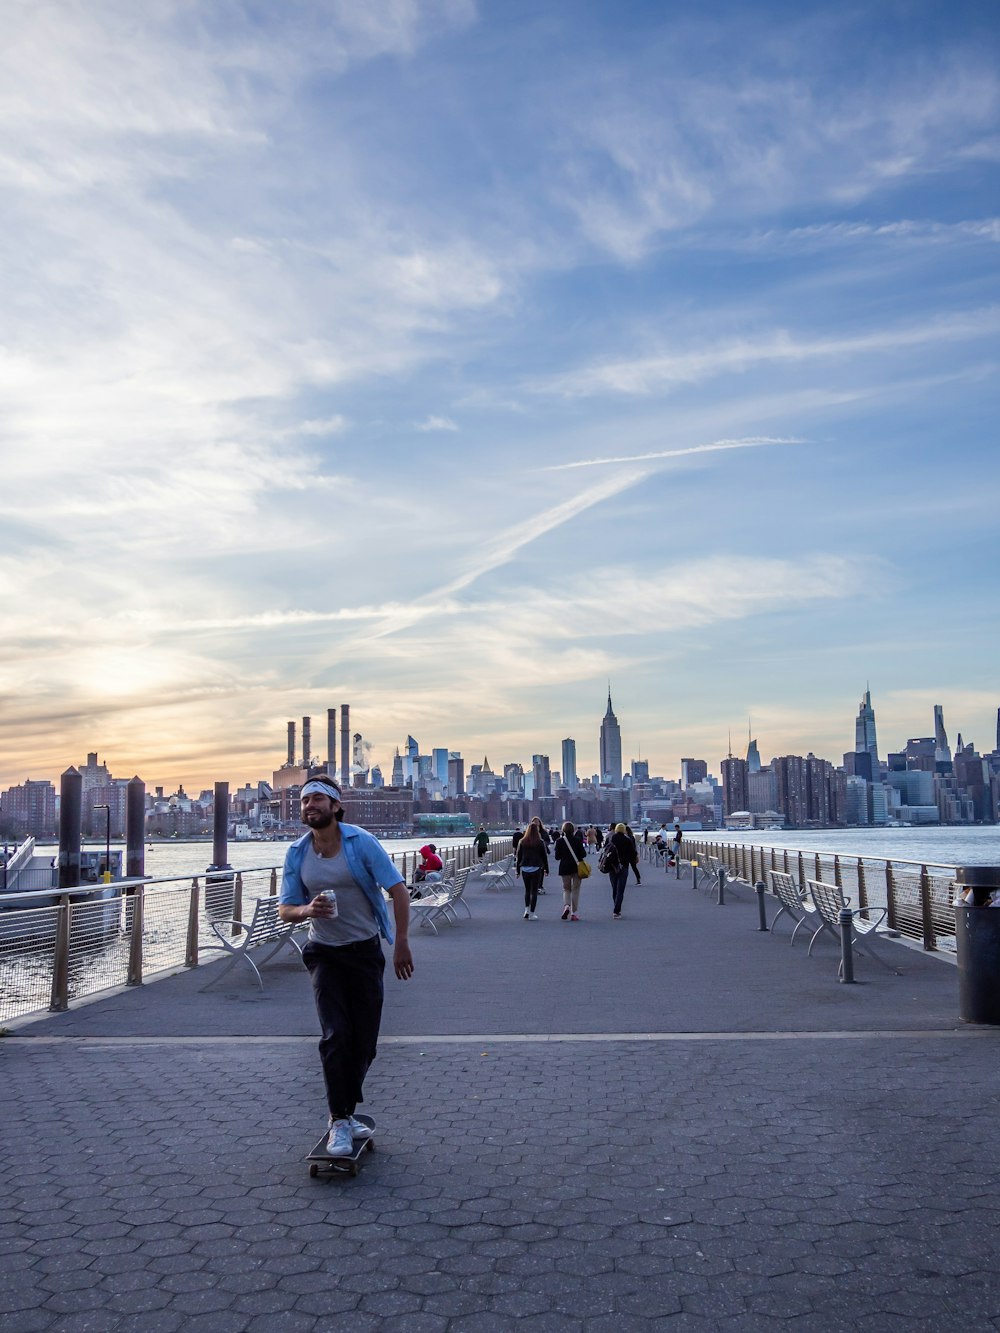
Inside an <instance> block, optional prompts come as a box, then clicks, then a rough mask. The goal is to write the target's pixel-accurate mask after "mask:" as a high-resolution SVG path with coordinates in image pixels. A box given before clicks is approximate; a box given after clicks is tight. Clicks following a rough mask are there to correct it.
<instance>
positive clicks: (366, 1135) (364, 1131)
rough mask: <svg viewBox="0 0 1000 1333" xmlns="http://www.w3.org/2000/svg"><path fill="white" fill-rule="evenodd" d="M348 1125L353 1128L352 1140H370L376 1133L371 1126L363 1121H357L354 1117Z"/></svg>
mask: <svg viewBox="0 0 1000 1333" xmlns="http://www.w3.org/2000/svg"><path fill="white" fill-rule="evenodd" d="M347 1123H348V1124H349V1125H350V1127H351V1138H353V1139H370V1138H371V1137H372V1135H373V1134H374V1133H375V1131H374V1130H373V1129H372V1128H371V1126H370V1125H366V1124H365V1122H364V1121H363V1120H356V1119H355V1118H354V1116H351V1117H350V1119H349V1120H348V1122H347Z"/></svg>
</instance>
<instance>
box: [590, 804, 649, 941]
mask: <svg viewBox="0 0 1000 1333" xmlns="http://www.w3.org/2000/svg"><path fill="white" fill-rule="evenodd" d="M637 861H638V857H637V856H636V850H635V843H634V842H633V841H632V839H631V838H629V837H628V835H627V834H626V832H625V825H624V824H616V825H615V826H614V832H612V833H610V834H609V835H608V837H607V838H605V840H604V848H603V850H602V852H601V859H600V861H599V862H598V866H597V868H598V869H599V870H600V871H601V872H602V873H603V874H605V875H607V876H608V877H609V878H610V880H611V898H612V903H613V911H612V919H613V920H615V921H620V920H621V919H622V902H623V900H624V898H625V885H626V884H627V883H628V872H629V866H631V867H632V869H633V870H635V872H636V875H638V873H639V870H638V866H637V864H636V863H637Z"/></svg>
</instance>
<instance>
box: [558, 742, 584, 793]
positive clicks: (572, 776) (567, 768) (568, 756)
mask: <svg viewBox="0 0 1000 1333" xmlns="http://www.w3.org/2000/svg"><path fill="white" fill-rule="evenodd" d="M562 780H563V782H564V783H565V784H566V786H567V787H568V788H569V790H570V791H576V789H577V788H578V787H579V785H580V782H579V779H578V778H577V776H576V741H574V740H570V739H569V738H567V739H566V740H564V741H563V743H562Z"/></svg>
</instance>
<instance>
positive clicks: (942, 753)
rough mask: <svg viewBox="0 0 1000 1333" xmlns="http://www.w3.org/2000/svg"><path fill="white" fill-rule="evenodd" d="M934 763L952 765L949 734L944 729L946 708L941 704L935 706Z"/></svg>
mask: <svg viewBox="0 0 1000 1333" xmlns="http://www.w3.org/2000/svg"><path fill="white" fill-rule="evenodd" d="M934 762H935V763H936V764H950V763H951V746H950V745H949V744H948V733H947V732H946V731H945V729H944V708H943V707H942V706H941V705H940V704H935V705H934Z"/></svg>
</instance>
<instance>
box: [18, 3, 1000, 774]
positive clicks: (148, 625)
mask: <svg viewBox="0 0 1000 1333" xmlns="http://www.w3.org/2000/svg"><path fill="white" fill-rule="evenodd" d="M3 26H4V42H3V44H2V46H0V463H2V468H0V478H2V486H0V605H2V607H3V631H4V632H3V635H2V638H0V788H2V787H4V786H7V785H9V784H13V783H20V782H23V781H24V780H25V779H26V778H28V777H31V778H42V777H55V776H56V775H57V774H58V773H59V772H61V771H62V770H63V769H65V768H66V767H68V766H69V765H70V764H79V763H82V762H84V760H85V757H86V755H87V753H88V752H90V751H99V753H100V755H101V758H102V760H106V761H107V763H108V764H109V766H110V768H111V770H112V772H113V773H114V775H115V776H118V777H129V776H131V775H132V774H133V773H138V774H139V775H140V776H142V777H143V778H144V779H145V780H146V781H147V784H153V783H157V784H159V783H165V784H167V785H169V786H172V785H173V784H175V783H177V782H181V781H183V782H184V783H185V785H186V786H187V787H188V789H199V788H201V787H203V786H207V785H210V784H211V782H213V781H215V780H223V779H225V780H229V781H231V782H234V783H239V784H241V783H243V782H245V781H247V780H250V781H256V780H258V779H259V778H267V777H269V776H270V773H271V771H272V770H273V769H274V768H276V767H277V766H278V765H279V764H280V763H281V762H283V760H284V757H285V744H286V722H287V721H288V720H289V719H296V720H298V719H300V718H301V717H302V716H303V715H310V716H312V718H313V740H314V744H313V750H314V753H315V754H316V755H317V757H319V758H325V748H326V747H325V736H326V725H325V719H326V710H327V708H329V707H332V706H339V705H341V704H344V703H348V704H350V706H351V720H352V724H353V727H354V728H355V729H357V730H358V731H360V732H362V734H363V735H364V736H365V738H366V740H367V741H368V742H369V743H370V745H371V750H370V755H371V758H372V760H373V761H374V762H378V763H380V764H381V766H382V768H383V771H384V772H385V774H386V776H387V777H388V776H389V774H390V772H391V763H392V754H393V751H394V749H395V747H396V746H397V745H399V746H400V747H402V746H403V744H404V742H405V739H406V736H407V734H412V735H413V736H415V737H416V738H417V740H418V742H419V744H420V747H421V751H422V752H425V753H427V752H429V751H430V750H431V748H432V747H436V746H437V747H442V746H443V747H447V748H448V749H451V750H460V751H461V752H462V753H463V754H464V755H465V757H466V762H467V765H468V764H469V763H471V762H474V761H477V762H478V761H481V760H482V758H483V756H484V755H486V756H488V758H489V760H490V763H491V765H492V766H493V768H494V769H495V770H497V771H499V770H500V768H501V767H502V765H503V764H504V763H506V762H520V763H524V764H526V765H527V764H530V760H531V755H532V754H533V753H548V754H549V755H550V756H552V766H553V768H558V767H559V762H560V742H561V740H562V739H563V738H564V737H567V736H571V737H574V738H575V739H576V742H577V753H578V768H579V772H580V774H581V775H588V774H590V773H592V772H594V771H596V769H597V765H598V733H599V726H600V720H601V717H602V716H603V714H604V710H605V707H606V703H607V696H608V689H609V682H610V689H611V695H612V699H613V702H614V707H615V711H616V713H617V715H618V718H619V722H620V724H621V728H622V737H623V752H624V758H625V762H626V765H627V764H628V761H629V760H630V759H633V758H637V757H641V758H644V759H648V760H649V762H650V769H651V772H653V773H660V774H664V775H665V776H668V777H677V776H679V762H680V758H681V757H682V756H692V757H700V758H705V759H707V760H708V761H709V766H710V768H711V769H712V771H714V772H718V763H719V760H720V758H721V757H722V756H723V755H724V754H725V753H726V752H727V749H728V745H729V736H730V733H731V734H732V738H733V741H732V743H733V749H734V752H740V753H742V752H744V750H745V746H746V739H747V735H748V728H752V731H753V734H754V735H755V736H756V737H757V739H758V744H759V747H760V751H761V754H762V756H763V758H764V759H765V762H766V761H767V759H769V758H770V757H771V756H772V755H780V754H786V753H796V754H804V753H806V752H807V751H810V750H811V751H813V752H814V753H816V754H819V755H822V756H824V757H826V758H830V759H833V760H835V761H839V759H840V757H841V755H842V754H843V752H844V751H845V750H850V749H853V745H854V718H855V716H856V714H857V709H858V705H859V702H860V700H861V696H862V694H863V692H864V690H865V687H866V685H867V684H869V683H870V687H871V691H872V700H873V703H874V706H875V710H876V716H877V722H878V733H879V743H880V748H881V751H882V754H883V756H884V754H885V752H886V751H887V750H889V749H896V748H901V747H902V745H903V744H904V743H905V741H906V739H907V738H908V737H910V736H918V735H927V734H931V733H932V732H933V723H932V708H933V705H934V704H937V703H940V704H942V705H943V706H944V709H945V719H946V723H947V725H948V728H949V734H950V737H951V740H952V742H953V743H954V740H955V733H956V732H959V731H960V732H962V733H963V738H964V739H965V740H967V741H968V740H971V741H973V742H974V743H976V745H977V746H978V747H979V748H980V750H989V749H992V747H993V745H994V743H995V737H996V717H997V713H996V710H997V707H998V706H1000V670H998V667H997V663H998V661H1000V617H998V614H997V566H998V551H1000V545H998V543H997V540H996V536H995V529H996V526H997V521H996V520H997V514H998V511H1000V462H998V456H997V443H996V433H997V432H996V426H997V420H998V413H997V406H998V404H997V387H996V386H997V362H998V357H1000V281H998V265H997V259H998V255H1000V248H998V246H1000V194H998V184H1000V10H998V9H997V7H996V6H995V5H992V4H987V3H974V4H973V3H963V0H951V2H949V3H929V2H919V0H915V2H914V3H896V2H895V0H883V3H880V4H878V5H870V4H860V3H858V4H851V3H842V0H837V3H830V4H817V3H811V2H810V0H796V2H795V3H791V2H790V0H789V2H788V3H785V2H783V0H774V2H773V3H746V0H734V3H728V4H727V3H716V2H715V0H698V2H697V3H672V2H671V0H658V3H648V4H647V3H639V2H638V0H636V2H634V3H630V2H629V0H530V2H529V0H524V2H523V3H522V2H521V0H478V2H477V0H426V3H424V2H422V0H363V2H362V0H358V2H357V3H355V0H313V2H310V0H283V3H282V4H281V5H273V4H269V3H267V2H266V0H253V2H251V0H215V2H212V3H209V2H207V0H206V2H205V3H194V2H193V0H192V2H190V3H188V2H185V3H181V2H179V0H144V3H143V4H142V5H136V4H134V2H133V0H7V3H6V4H5V6H4V21H3Z"/></svg>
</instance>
